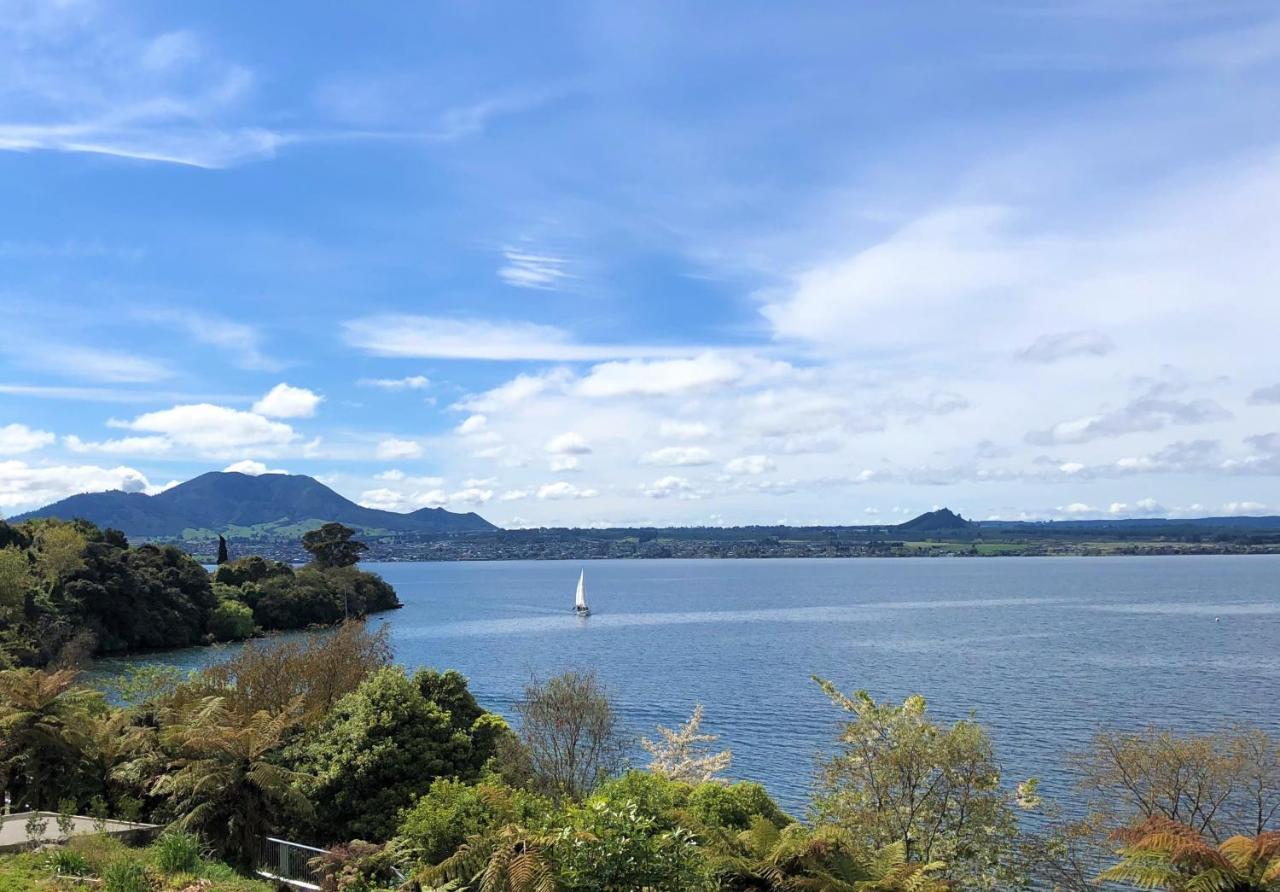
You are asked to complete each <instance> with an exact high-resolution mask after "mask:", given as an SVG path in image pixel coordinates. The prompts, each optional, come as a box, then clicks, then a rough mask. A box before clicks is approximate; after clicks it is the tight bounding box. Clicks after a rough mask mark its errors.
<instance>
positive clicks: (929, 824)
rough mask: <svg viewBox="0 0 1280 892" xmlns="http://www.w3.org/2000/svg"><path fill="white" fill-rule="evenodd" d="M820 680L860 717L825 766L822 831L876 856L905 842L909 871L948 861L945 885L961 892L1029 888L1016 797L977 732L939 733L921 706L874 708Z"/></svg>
mask: <svg viewBox="0 0 1280 892" xmlns="http://www.w3.org/2000/svg"><path fill="white" fill-rule="evenodd" d="M816 680H817V681H818V683H819V684H820V685H821V687H822V689H823V691H824V692H825V693H826V694H827V695H828V696H829V697H830V698H831V700H832V702H834V703H835V704H836V705H837V706H839V707H840V708H842V709H844V710H845V711H847V712H849V713H851V714H852V716H853V718H852V719H851V720H850V721H848V722H846V723H845V724H844V726H843V728H842V730H841V734H840V738H839V749H838V751H837V752H836V754H835V755H833V756H832V757H831V758H829V759H827V760H825V761H824V763H823V765H822V771H821V776H820V778H819V784H818V791H817V796H816V797H815V803H814V805H815V812H816V815H817V818H818V820H819V821H820V822H822V823H827V824H831V825H833V826H834V827H837V828H841V829H843V830H846V831H848V832H850V833H853V834H855V835H856V836H857V837H858V838H859V839H865V840H867V841H869V842H870V844H871V845H872V846H874V847H877V848H880V847H884V846H888V845H891V844H895V843H901V844H902V846H903V853H904V856H905V858H906V860H907V861H908V862H912V863H931V862H935V861H943V862H946V865H947V867H946V874H945V875H946V878H947V879H948V880H950V881H951V882H952V883H953V884H954V885H955V886H956V888H958V889H985V888H993V887H999V888H1004V889H1008V888H1016V887H1017V886H1019V885H1021V884H1023V883H1024V877H1023V876H1022V875H1021V872H1020V867H1019V865H1018V864H1017V863H1016V843H1015V841H1016V839H1017V835H1018V826H1017V819H1016V816H1015V812H1014V808H1013V796H1012V795H1011V794H1010V793H1008V792H1006V791H1004V790H1002V789H1001V787H1000V768H999V765H998V764H997V762H996V759H995V754H994V751H993V749H992V746H991V739H990V737H989V736H988V734H987V732H986V731H985V730H984V729H983V728H982V727H981V726H980V725H978V724H977V723H975V722H968V721H961V722H956V723H955V724H954V725H952V726H950V727H943V726H941V725H937V724H935V723H933V722H931V721H930V720H929V718H928V716H927V710H926V704H925V701H924V698H923V697H918V696H917V697H908V698H907V699H906V700H905V701H903V703H902V704H901V705H895V704H890V703H877V702H876V701H874V700H873V699H872V698H871V696H870V695H869V694H868V693H867V692H866V691H858V692H857V693H855V694H854V695H853V696H852V697H846V696H845V695H844V694H842V693H840V692H839V691H838V690H837V689H836V688H835V686H834V685H832V684H831V683H830V682H827V681H823V680H821V679H816Z"/></svg>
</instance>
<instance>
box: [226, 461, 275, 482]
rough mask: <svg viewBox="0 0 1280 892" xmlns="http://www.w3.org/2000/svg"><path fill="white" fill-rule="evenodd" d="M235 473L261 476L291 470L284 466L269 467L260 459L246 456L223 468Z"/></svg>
mask: <svg viewBox="0 0 1280 892" xmlns="http://www.w3.org/2000/svg"><path fill="white" fill-rule="evenodd" d="M222 470H223V471H227V472H230V473H235V474H248V475H249V476H250V477H261V476H262V475H263V474H288V473H289V472H288V471H286V470H284V469H283V468H268V467H267V466H266V465H264V464H263V463H262V462H260V461H254V460H253V459H251V458H246V459H244V460H243V461H238V462H234V463H233V464H229V465H227V466H226V467H225V468H223V469H222Z"/></svg>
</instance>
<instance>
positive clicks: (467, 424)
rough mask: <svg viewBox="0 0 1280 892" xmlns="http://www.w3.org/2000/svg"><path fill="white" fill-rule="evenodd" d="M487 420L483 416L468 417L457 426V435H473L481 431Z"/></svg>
mask: <svg viewBox="0 0 1280 892" xmlns="http://www.w3.org/2000/svg"><path fill="white" fill-rule="evenodd" d="M488 421H489V419H488V418H487V417H485V416H484V415H469V416H467V418H466V420H465V421H463V422H462V423H461V424H459V425H458V428H457V430H458V433H460V434H474V433H478V432H479V431H480V430H482V429H483V428H484V426H485V424H487V423H488Z"/></svg>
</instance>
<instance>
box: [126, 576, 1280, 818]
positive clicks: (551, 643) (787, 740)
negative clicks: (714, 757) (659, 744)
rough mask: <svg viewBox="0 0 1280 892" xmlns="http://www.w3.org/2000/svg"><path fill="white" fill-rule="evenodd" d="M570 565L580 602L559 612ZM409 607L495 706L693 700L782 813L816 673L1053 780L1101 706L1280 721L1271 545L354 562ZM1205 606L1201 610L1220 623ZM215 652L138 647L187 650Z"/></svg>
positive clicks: (794, 787)
mask: <svg viewBox="0 0 1280 892" xmlns="http://www.w3.org/2000/svg"><path fill="white" fill-rule="evenodd" d="M580 566H585V569H586V573H587V593H588V599H589V600H590V602H591V606H592V609H593V611H594V613H593V615H592V616H591V617H590V618H588V619H578V618H577V617H575V616H573V615H572V613H571V611H570V607H571V605H572V598H573V589H574V586H575V584H576V583H577V578H578V570H579V568H580ZM369 569H372V570H376V571H377V572H379V573H381V574H383V575H384V576H385V577H386V578H387V580H388V581H390V582H391V583H392V584H393V585H395V587H396V589H397V591H398V592H399V593H400V597H401V599H402V600H403V601H404V602H405V608H404V609H403V610H400V611H396V612H395V613H391V614H386V615H385V618H386V620H387V621H388V622H389V623H390V626H391V636H392V641H393V643H394V645H395V649H396V656H397V659H398V660H399V661H400V662H402V663H404V664H406V665H408V666H437V667H453V668H457V669H459V670H461V671H462V672H464V673H466V674H467V675H468V676H469V677H470V679H471V686H472V689H473V690H474V691H475V693H476V695H477V697H479V699H480V700H481V702H482V703H483V704H484V705H486V706H487V707H489V708H490V709H494V710H497V711H498V712H502V713H505V714H510V712H511V706H512V703H513V701H514V699H515V698H516V697H517V696H518V695H519V691H520V689H521V686H522V685H523V683H524V682H525V681H526V680H527V679H528V678H529V676H530V675H531V674H533V673H537V674H541V675H545V674H548V673H552V672H555V671H558V670H560V669H563V668H566V667H571V666H581V667H594V668H595V669H596V670H598V672H599V674H600V676H601V677H602V678H603V679H604V680H605V681H606V683H607V684H608V686H609V688H610V689H611V691H612V693H613V695H614V697H615V699H616V702H617V704H618V705H619V708H620V710H621V712H622V715H623V717H624V719H625V721H626V723H627V726H628V728H629V730H631V731H633V732H635V733H640V734H643V733H652V728H653V726H654V725H655V724H656V723H659V722H660V723H663V724H669V725H670V724H675V723H678V722H679V721H681V720H682V719H684V718H685V717H687V716H688V714H689V712H690V711H691V710H692V708H693V706H694V704H695V703H699V702H701V703H703V704H705V706H706V718H705V723H704V725H705V727H706V728H707V730H710V731H713V732H716V733H719V734H720V735H721V738H722V741H723V743H724V744H725V745H726V746H728V747H729V748H731V749H732V750H733V752H734V766H733V773H734V774H736V775H739V776H743V777H751V778H755V779H759V780H762V781H763V782H764V783H765V784H766V785H767V786H768V787H769V788H770V790H771V791H772V792H773V793H774V794H775V795H776V796H778V797H779V799H780V800H781V801H782V802H783V803H784V805H786V806H787V807H789V808H791V809H792V810H793V811H795V812H797V813H802V812H803V806H804V802H805V801H806V799H807V796H808V790H809V784H810V778H811V775H812V770H813V760H814V756H815V754H816V753H818V752H819V751H820V750H821V749H822V748H824V747H826V746H828V745H829V744H830V741H831V739H832V736H833V733H834V730H835V723H836V722H837V721H838V720H839V719H840V717H841V714H840V713H839V712H838V711H837V710H836V709H835V707H833V706H832V705H831V704H830V703H829V702H828V701H827V700H826V698H825V697H824V696H823V695H822V693H821V692H820V691H819V690H818V688H817V686H816V685H815V684H814V683H813V682H812V681H810V676H811V675H813V674H817V675H821V676H825V677H828V678H831V679H832V680H834V681H835V682H836V683H837V684H839V685H840V686H841V687H843V688H845V689H848V690H852V689H854V688H859V687H864V688H867V689H868V690H870V691H871V692H872V694H873V695H875V696H876V697H877V698H901V697H904V696H906V695H908V694H912V693H920V694H923V695H924V696H925V697H927V698H928V700H929V702H930V705H931V708H932V710H933V711H934V712H935V713H936V714H937V715H938V716H940V717H943V718H948V719H953V718H960V717H964V716H966V715H968V713H969V712H970V710H973V711H975V712H976V714H977V717H978V719H979V720H980V721H982V722H983V723H984V724H986V725H987V726H988V727H989V728H991V730H992V732H993V734H994V736H995V740H996V745H997V747H998V750H999V754H1000V757H1001V760H1002V763H1003V765H1004V768H1005V771H1006V775H1007V776H1009V777H1011V778H1019V777H1025V776H1029V775H1037V776H1040V777H1042V778H1043V779H1044V785H1045V788H1046V789H1047V790H1048V791H1050V792H1058V793H1064V792H1066V791H1067V790H1068V788H1069V782H1068V780H1067V778H1066V777H1065V775H1064V774H1063V772H1062V767H1061V762H1062V760H1061V757H1062V754H1063V753H1064V751H1067V750H1070V749H1072V748H1076V747H1079V746H1080V745H1082V744H1084V743H1085V742H1087V740H1088V738H1089V735H1090V734H1091V732H1092V731H1093V729H1094V728H1096V727H1097V726H1098V725H1099V724H1100V723H1106V724H1113V725H1122V726H1138V725H1143V724H1146V723H1148V722H1155V723H1160V724H1168V725H1172V726H1175V727H1182V728H1207V727H1212V726H1214V725H1218V724H1223V723H1228V722H1233V721H1247V722H1252V723H1255V724H1258V725H1261V726H1264V727H1270V728H1272V729H1273V730H1278V731H1280V724H1278V723H1280V715H1278V713H1277V710H1276V705H1277V700H1278V699H1280V556H1251V557H1217V556H1212V557H1144V558H1128V557H1114V558H991V559H972V558H955V559H883V560H881V559H855V560H724V561H720V560H706V561H696V560H689V561H675V560H673V561H593V562H589V563H586V564H585V565H580V564H577V563H569V562H558V561H540V562H539V561H530V562H495V563H424V564H381V565H370V566H369ZM1215 618H1217V621H1215ZM214 653H215V651H210V650H189V651H181V652H176V653H173V654H167V655H163V656H160V657H148V658H147V659H148V660H153V661H158V662H167V663H176V664H179V665H185V666H194V665H198V664H200V663H201V662H204V661H207V660H209V659H210V658H211V657H212V654H214Z"/></svg>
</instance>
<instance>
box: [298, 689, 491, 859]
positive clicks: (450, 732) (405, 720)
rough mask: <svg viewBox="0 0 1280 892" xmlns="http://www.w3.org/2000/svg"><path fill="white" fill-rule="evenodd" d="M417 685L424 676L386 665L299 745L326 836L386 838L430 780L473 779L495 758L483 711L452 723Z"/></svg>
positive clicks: (300, 765) (303, 769)
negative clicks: (321, 804)
mask: <svg viewBox="0 0 1280 892" xmlns="http://www.w3.org/2000/svg"><path fill="white" fill-rule="evenodd" d="M427 687H428V688H430V687H431V686H430V684H428V685H427ZM422 688H423V684H422V675H421V674H420V675H419V677H418V678H415V679H410V678H409V677H408V676H406V675H405V673H404V670H403V669H400V668H388V669H383V670H381V671H379V672H377V673H375V674H374V675H372V676H371V677H369V678H368V679H367V680H366V681H365V682H364V683H363V684H361V685H360V687H359V688H357V689H356V690H355V691H353V692H352V693H350V694H348V695H347V696H345V697H343V698H342V699H341V700H339V701H338V703H337V704H336V705H335V706H334V707H333V709H332V711H331V712H330V713H329V714H328V715H327V716H326V717H325V718H324V720H323V721H322V722H321V724H320V725H319V726H318V727H317V728H316V730H315V732H314V734H312V735H311V736H310V737H309V738H308V739H307V740H306V741H304V742H303V743H302V744H301V745H300V746H299V747H298V748H297V750H296V753H295V764H296V766H297V769H298V771H299V772H301V773H302V774H303V775H305V776H306V777H308V778H309V779H310V782H309V784H308V787H309V789H310V791H311V793H312V795H313V797H314V798H315V800H316V801H322V802H324V803H325V809H324V810H323V814H322V816H321V819H320V821H319V825H318V827H317V830H318V831H319V832H320V833H321V834H322V836H323V838H326V839H330V840H332V839H340V838H344V837H345V838H352V837H356V838H360V839H367V840H375V841H382V840H386V839H387V838H389V837H390V836H391V834H392V833H393V832H394V830H395V821H396V816H397V815H398V814H399V812H400V810H401V809H403V808H405V807H406V806H408V805H409V804H410V803H412V802H413V799H414V797H415V796H417V795H419V794H421V793H424V792H426V791H427V790H428V789H429V787H430V786H431V783H432V781H434V780H435V779H436V778H439V777H461V778H464V779H474V778H475V777H476V776H477V775H478V774H479V772H480V769H481V767H482V766H483V765H484V763H485V761H486V760H488V758H489V757H490V756H491V755H492V738H493V735H492V733H491V727H492V722H491V720H489V719H488V717H487V716H480V717H477V718H476V719H475V720H474V721H473V722H472V725H471V727H465V718H466V716H465V714H464V715H463V716H462V717H461V718H460V719H459V721H457V722H455V719H454V717H453V715H452V714H451V713H450V711H449V710H448V709H446V708H444V707H442V706H441V705H440V704H437V703H435V702H434V701H432V700H428V699H427V698H426V697H425V696H423V693H422ZM473 731H474V732H477V733H475V734H474V736H473Z"/></svg>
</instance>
